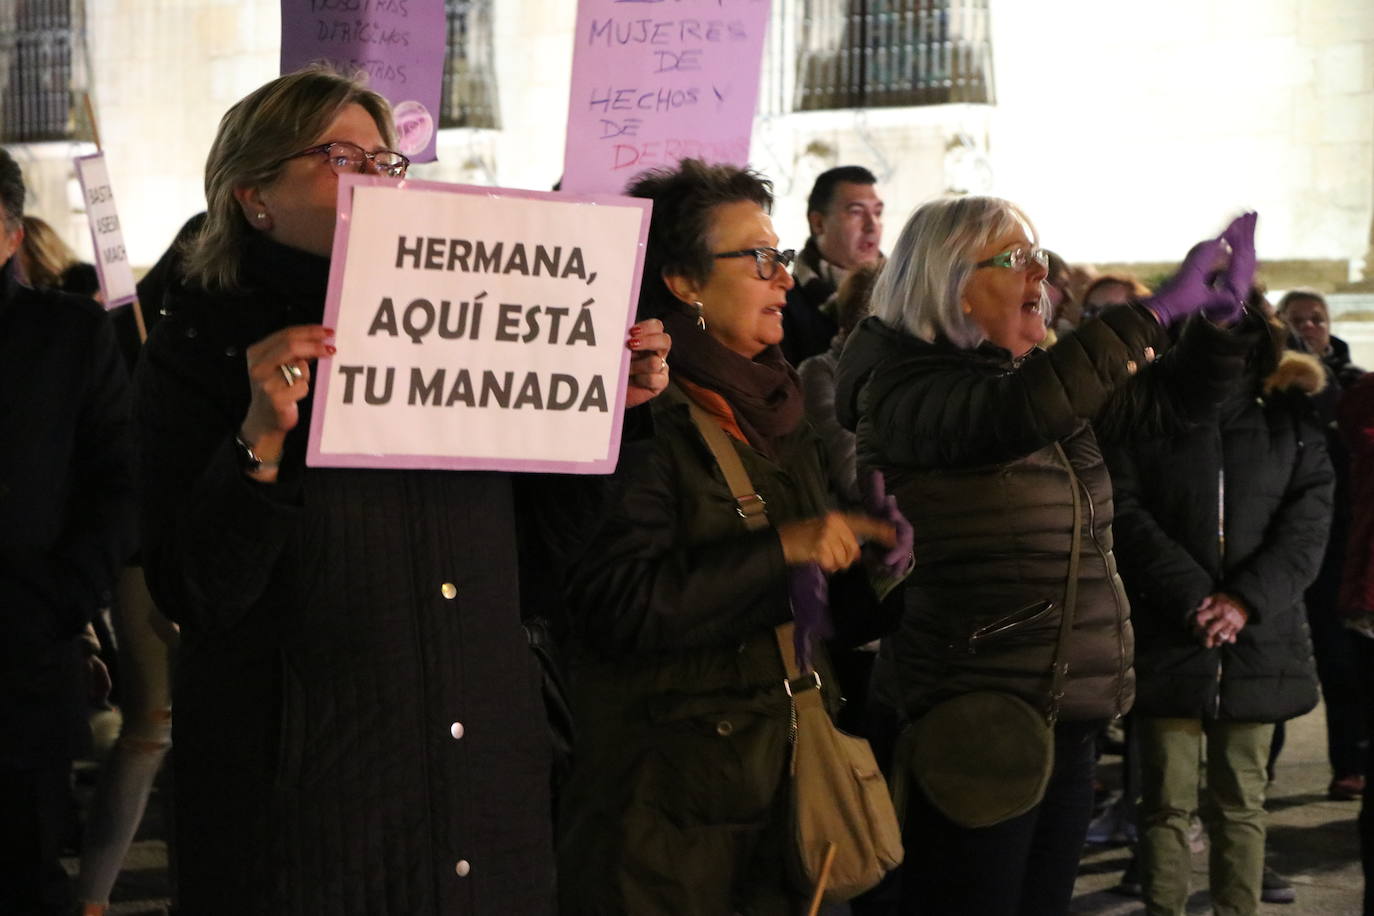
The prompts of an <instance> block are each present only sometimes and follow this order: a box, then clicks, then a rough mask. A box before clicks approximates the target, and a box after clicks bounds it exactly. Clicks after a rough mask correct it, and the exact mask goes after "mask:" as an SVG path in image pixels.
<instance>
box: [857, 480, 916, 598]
mask: <svg viewBox="0 0 1374 916" xmlns="http://www.w3.org/2000/svg"><path fill="white" fill-rule="evenodd" d="M863 489H864V511H865V512H867V513H868V514H869V515H871V516H873V517H874V518H876V519H880V520H882V521H885V522H887V523H888V524H889V525H891V526H892V527H893V528H895V529H896V531H897V543H895V544H893V545H892V547H891V549H889V550H888V551H887V552H886V553H884V554H883V556H882V563H883V565H884V566H886V567H887V568H888V570H889V571H890V572H891V573H892V574H893V575H901V574H903V573H905V572H906V565H907V563H909V562H910V560H911V551H912V548H913V547H914V546H915V543H916V532H915V531H914V530H913V529H912V527H911V522H909V521H907V520H906V516H905V515H903V514H902V510H901V509H898V508H897V497H895V496H888V495H887V485H886V483H885V482H884V481H883V475H882V472H881V471H873V472H871V473H870V474H869V475H868V479H867V481H866V485H865V486H864V488H863Z"/></svg>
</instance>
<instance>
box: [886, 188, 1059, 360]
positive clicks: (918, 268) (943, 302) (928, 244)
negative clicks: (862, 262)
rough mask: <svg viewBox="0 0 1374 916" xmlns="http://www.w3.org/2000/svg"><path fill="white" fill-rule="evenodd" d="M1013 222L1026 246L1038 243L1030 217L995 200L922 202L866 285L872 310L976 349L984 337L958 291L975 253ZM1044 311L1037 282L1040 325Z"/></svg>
mask: <svg viewBox="0 0 1374 916" xmlns="http://www.w3.org/2000/svg"><path fill="white" fill-rule="evenodd" d="M1018 226H1024V227H1025V228H1026V231H1027V232H1029V233H1030V237H1031V243H1032V244H1035V245H1038V244H1039V243H1040V241H1039V237H1038V236H1037V235H1036V232H1035V227H1034V225H1032V224H1031V221H1030V217H1028V216H1026V214H1025V212H1024V211H1022V209H1021V208H1020V207H1018V206H1016V204H1014V203H1012V202H1011V201H1009V200H1003V199H1002V198H1000V197H942V198H939V199H937V200H932V201H930V202H929V203H926V204H922V205H921V206H920V207H919V208H917V210H916V212H915V213H913V214H911V218H910V219H908V220H907V222H906V225H905V226H903V227H902V232H901V235H899V236H898V237H897V244H896V245H894V246H893V248H892V254H891V256H890V257H889V258H888V259H887V263H886V265H884V267H883V269H882V270H881V271H880V272H879V274H878V279H877V280H876V281H875V282H874V284H873V293H872V296H871V299H872V303H873V314H874V315H876V316H878V318H879V320H881V321H882V322H883V323H884V324H886V325H887V326H888V327H892V328H901V329H903V330H905V331H906V332H907V333H909V334H912V335H914V336H916V337H919V338H921V339H922V340H927V341H934V340H935V338H936V337H938V336H941V335H943V336H945V337H947V338H949V340H950V342H952V343H953V344H954V345H955V346H958V347H962V348H965V349H971V348H973V347H976V346H978V345H979V344H980V343H982V342H983V341H984V340H985V339H986V337H985V335H984V334H983V330H982V328H980V327H979V326H978V323H977V322H976V321H974V320H973V318H971V317H970V316H968V315H966V314H964V310H963V308H962V307H961V303H962V302H963V298H964V288H965V287H966V286H968V281H969V278H970V277H972V276H973V270H974V266H973V265H974V264H975V263H976V259H977V255H978V252H979V251H980V250H981V249H983V248H984V247H986V246H987V245H988V244H989V243H991V242H992V240H993V239H995V238H997V237H998V236H999V235H1003V234H1005V233H1007V232H1010V231H1012V230H1013V229H1015V228H1017V227H1018ZM1051 311H1052V310H1051V308H1050V299H1049V296H1048V294H1046V293H1045V291H1044V286H1043V284H1042V285H1041V292H1040V314H1041V315H1043V316H1045V321H1046V323H1048V322H1049V318H1050V313H1051Z"/></svg>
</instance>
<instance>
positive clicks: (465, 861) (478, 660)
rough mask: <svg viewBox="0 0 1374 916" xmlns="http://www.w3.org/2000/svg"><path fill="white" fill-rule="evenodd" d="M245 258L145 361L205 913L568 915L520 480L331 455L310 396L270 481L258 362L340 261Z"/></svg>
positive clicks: (190, 305)
mask: <svg viewBox="0 0 1374 916" xmlns="http://www.w3.org/2000/svg"><path fill="white" fill-rule="evenodd" d="M244 269H245V273H246V276H247V281H246V282H247V289H246V292H245V293H244V294H243V295H237V296H229V295H208V294H199V295H191V296H189V297H187V298H185V299H183V300H182V301H181V302H179V303H178V304H177V306H176V308H175V309H174V310H173V314H172V315H170V316H169V317H167V318H166V319H165V320H164V321H163V322H162V323H161V324H160V325H159V326H158V328H157V330H156V332H155V333H154V335H153V337H152V339H151V340H150V341H149V343H148V346H147V348H146V349H145V351H144V354H143V359H142V361H141V362H140V364H139V369H138V374H137V389H138V390H137V413H138V422H139V427H140V433H141V436H142V442H143V447H144V456H145V461H144V470H145V475H144V487H145V492H144V498H143V509H144V519H143V520H144V532H145V535H144V549H145V565H146V568H147V573H148V581H149V585H150V587H151V589H152V591H153V595H154V597H155V598H156V599H157V601H158V605H159V607H161V608H164V609H165V610H166V611H167V613H168V614H169V616H171V617H173V618H174V619H176V620H177V621H178V622H180V623H181V624H182V635H183V641H182V652H181V658H180V664H179V667H178V675H177V682H176V685H175V695H176V708H177V711H176V718H175V725H174V739H175V743H176V756H175V762H176V767H177V806H178V841H179V850H178V851H179V865H180V889H181V894H182V905H183V907H184V908H185V909H186V911H187V912H190V913H196V914H198V916H213V914H220V913H223V914H226V916H227V914H235V916H243V914H254V913H263V914H273V916H280V914H292V913H311V914H316V913H318V914H325V913H328V914H331V916H332V914H356V916H364V914H365V916H433V914H440V913H443V914H460V913H461V914H466V913H492V914H507V913H544V912H549V911H550V910H551V909H552V884H553V875H552V836H551V828H550V824H549V820H550V817H549V809H550V802H549V792H548V780H549V763H550V760H549V758H550V750H549V740H548V734H547V726H546V724H545V714H544V708H543V705H542V702H541V697H540V690H539V673H538V668H537V665H536V663H535V662H534V659H533V657H532V655H531V653H530V650H529V648H528V645H527V642H526V639H525V635H524V633H523V631H522V629H521V625H520V614H519V594H518V585H517V581H516V580H517V569H516V567H517V559H516V542H515V531H514V529H515V522H514V517H513V509H512V494H511V487H512V485H511V481H510V478H509V477H508V476H506V475H501V474H478V473H456V472H414V471H383V470H346V469H314V468H306V467H305V466H304V461H303V453H304V447H305V438H306V436H305V433H306V430H307V428H308V424H309V413H310V402H309V401H308V400H307V401H305V402H303V409H302V418H301V421H300V425H299V426H297V428H296V429H295V430H294V431H293V432H292V433H291V434H290V435H289V436H288V438H287V446H286V453H285V459H284V462H283V465H282V471H281V476H280V479H279V482H278V483H277V484H275V485H260V484H257V483H254V482H252V481H250V480H249V479H247V478H246V477H245V476H244V475H243V474H242V473H241V472H240V469H239V466H238V464H237V461H236V459H235V454H234V447H233V443H232V437H233V435H234V433H235V430H236V429H237V428H238V426H239V424H240V423H241V422H242V419H243V417H244V415H245V413H246V410H247V407H248V401H249V388H248V382H247V375H246V372H245V365H244V351H245V349H246V348H247V347H248V346H249V345H250V344H252V343H254V342H255V341H257V340H259V339H261V338H263V337H265V336H267V335H268V334H269V333H271V332H273V331H275V330H277V329H279V328H281V327H284V326H288V325H293V324H302V323H308V322H318V321H319V320H320V318H321V314H322V311H323V304H324V284H325V279H326V276H327V271H328V262H327V261H326V260H324V259H321V258H316V257H313V256H310V255H306V254H302V253H300V252H295V251H292V250H291V249H287V248H282V247H281V246H277V245H274V244H272V243H270V242H266V241H264V240H256V241H255V242H254V243H252V247H251V248H250V256H249V257H248V258H247V259H246V260H245V263H244ZM450 585H451V586H454V589H450V588H449V586H450ZM455 589H456V590H455Z"/></svg>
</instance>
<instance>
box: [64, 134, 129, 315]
mask: <svg viewBox="0 0 1374 916" xmlns="http://www.w3.org/2000/svg"><path fill="white" fill-rule="evenodd" d="M91 159H99V160H101V161H102V162H103V161H104V159H105V154H104V153H91V154H90V155H89V156H77V157H76V158H75V159H73V160H72V162H73V163H77V162H87V161H89V160H91ZM106 171H107V172H108V171H109V166H106ZM76 180H77V181H78V182H80V184H81V202H82V205H83V206H85V207H86V209H87V211H89V210H90V204H88V203H86V201H88V200H89V199H90V198H89V196H88V194H87V191H88V190H89V189H88V188H87V187H86V173H85V172H84V171H83V170H82V168H81V166H79V165H78V166H76ZM116 212H117V211H116ZM86 228H87V229H89V230H90V231H91V249H92V251H93V252H94V253H95V259H94V260H95V274H96V277H97V278H98V279H99V280H100V290H101V292H104V291H105V265H104V263H102V262H101V260H100V240H99V239H98V238H96V235H95V227H94V226H92V225H91V220H90V217H89V216H87V217H86ZM119 234H120V237H121V238H122V237H123V235H124V230H123V225H122V224H121V226H120V233H119ZM136 299H138V293H137V292H135V293H134V294H133V295H130V296H121V297H120V298H118V299H115V300H113V301H107V302H106V303H105V309H106V311H108V310H110V309H112V308H117V307H118V306H121V305H128V304H129V303H130V302H133V301H134V300H136Z"/></svg>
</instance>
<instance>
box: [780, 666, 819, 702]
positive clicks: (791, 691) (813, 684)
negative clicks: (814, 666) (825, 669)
mask: <svg viewBox="0 0 1374 916" xmlns="http://www.w3.org/2000/svg"><path fill="white" fill-rule="evenodd" d="M782 689H783V690H786V691H787V695H788V696H789V697H792V696H796V695H797V694H799V693H801V692H802V691H804V690H820V689H821V674H820V672H819V671H812V672H811V673H810V674H803V675H802V676H801V677H799V678H797V679H796V680H795V681H794V680H789V679H788V678H783V680H782Z"/></svg>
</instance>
